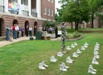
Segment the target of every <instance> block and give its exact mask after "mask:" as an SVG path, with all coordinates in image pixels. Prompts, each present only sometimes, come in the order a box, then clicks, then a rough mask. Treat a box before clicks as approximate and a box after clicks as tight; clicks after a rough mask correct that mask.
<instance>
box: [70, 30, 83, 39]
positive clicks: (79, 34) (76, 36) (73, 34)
mask: <svg viewBox="0 0 103 75" xmlns="http://www.w3.org/2000/svg"><path fill="white" fill-rule="evenodd" d="M80 36H82V34H81V33H79V32H78V31H74V32H73V33H71V34H69V35H68V38H78V37H80Z"/></svg>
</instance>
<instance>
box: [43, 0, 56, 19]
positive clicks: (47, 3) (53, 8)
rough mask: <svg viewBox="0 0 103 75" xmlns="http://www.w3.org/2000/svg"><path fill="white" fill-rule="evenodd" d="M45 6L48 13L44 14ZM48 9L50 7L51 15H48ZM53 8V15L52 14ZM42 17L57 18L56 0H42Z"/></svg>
mask: <svg viewBox="0 0 103 75" xmlns="http://www.w3.org/2000/svg"><path fill="white" fill-rule="evenodd" d="M45 7H46V8H47V11H46V15H44V10H45ZM48 9H50V16H48ZM51 10H53V16H51V14H52V11H51ZM41 17H42V18H47V19H51V20H54V19H55V0H53V3H51V2H49V1H48V0H41Z"/></svg>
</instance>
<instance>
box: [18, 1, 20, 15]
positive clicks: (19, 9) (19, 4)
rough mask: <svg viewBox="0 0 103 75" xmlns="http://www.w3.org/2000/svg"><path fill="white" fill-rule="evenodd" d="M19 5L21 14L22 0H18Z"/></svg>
mask: <svg viewBox="0 0 103 75" xmlns="http://www.w3.org/2000/svg"><path fill="white" fill-rule="evenodd" d="M18 5H19V14H21V0H18Z"/></svg>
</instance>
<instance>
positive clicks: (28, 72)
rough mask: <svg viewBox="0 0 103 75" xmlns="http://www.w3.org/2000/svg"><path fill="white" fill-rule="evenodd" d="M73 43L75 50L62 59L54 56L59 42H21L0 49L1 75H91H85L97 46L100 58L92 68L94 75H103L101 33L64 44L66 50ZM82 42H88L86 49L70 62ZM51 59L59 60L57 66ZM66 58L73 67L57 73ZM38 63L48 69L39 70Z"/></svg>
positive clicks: (91, 34)
mask: <svg viewBox="0 0 103 75" xmlns="http://www.w3.org/2000/svg"><path fill="white" fill-rule="evenodd" d="M74 42H77V43H78V46H77V47H75V48H73V49H72V50H71V51H69V52H68V53H66V54H65V55H64V56H63V57H57V56H56V53H57V52H58V51H60V50H61V41H49V40H46V41H45V40H34V41H21V42H18V43H14V44H11V45H7V46H4V47H1V48H0V75H91V74H88V73H87V71H88V67H89V65H90V64H91V62H92V58H93V51H94V46H95V43H96V42H99V43H100V44H101V45H100V50H99V54H100V58H99V59H97V60H98V62H99V63H100V64H99V65H93V67H94V68H95V69H96V70H97V74H96V75H103V33H88V34H86V37H84V38H83V39H81V40H77V41H71V42H70V41H66V46H68V45H71V44H73V43H74ZM85 42H88V44H89V47H88V48H87V49H86V50H85V51H82V53H81V54H80V56H79V57H78V58H73V57H72V54H73V52H74V51H76V50H77V49H80V48H81V46H82V45H83V44H84V43H85ZM52 55H55V57H56V58H57V59H58V61H57V62H56V63H52V62H50V57H51V56H52ZM67 56H71V58H72V59H74V60H75V62H74V63H73V64H68V63H66V65H68V66H69V67H70V69H69V70H68V71H67V72H62V71H60V70H59V65H60V64H61V63H62V62H65V61H66V57H67ZM41 61H45V62H46V64H48V65H49V67H48V68H47V69H46V70H45V71H41V70H39V69H38V64H39V62H41Z"/></svg>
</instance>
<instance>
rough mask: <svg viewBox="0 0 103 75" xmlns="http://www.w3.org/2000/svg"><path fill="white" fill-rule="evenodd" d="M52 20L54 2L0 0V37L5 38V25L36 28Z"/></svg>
mask: <svg viewBox="0 0 103 75" xmlns="http://www.w3.org/2000/svg"><path fill="white" fill-rule="evenodd" d="M54 19H55V0H0V36H5V25H9V26H12V25H13V24H18V25H19V27H22V26H23V27H24V28H26V26H27V25H28V26H31V27H32V28H34V26H36V27H37V28H38V27H39V26H42V25H43V22H44V21H45V20H54Z"/></svg>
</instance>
